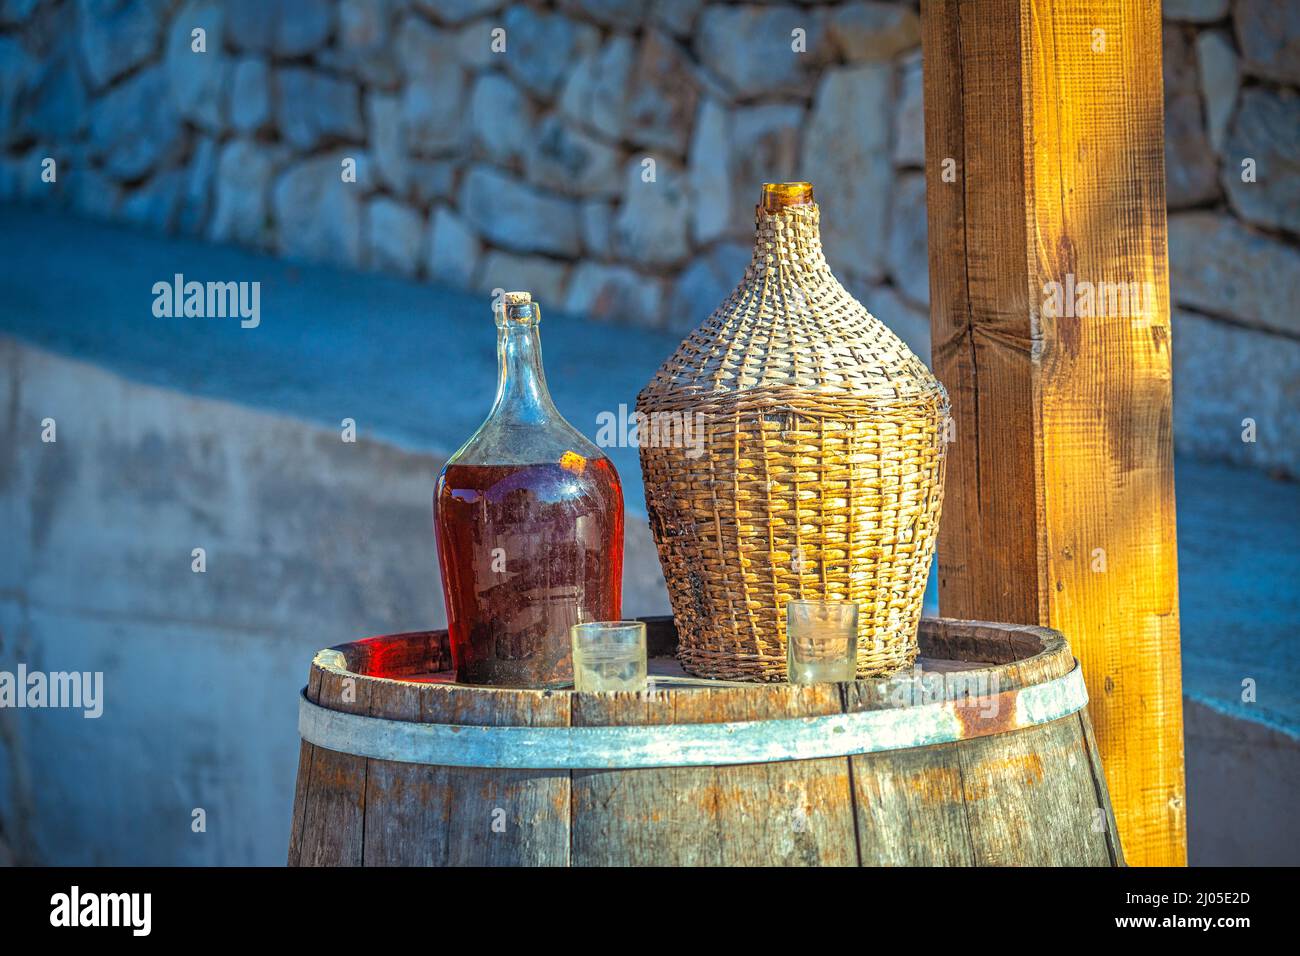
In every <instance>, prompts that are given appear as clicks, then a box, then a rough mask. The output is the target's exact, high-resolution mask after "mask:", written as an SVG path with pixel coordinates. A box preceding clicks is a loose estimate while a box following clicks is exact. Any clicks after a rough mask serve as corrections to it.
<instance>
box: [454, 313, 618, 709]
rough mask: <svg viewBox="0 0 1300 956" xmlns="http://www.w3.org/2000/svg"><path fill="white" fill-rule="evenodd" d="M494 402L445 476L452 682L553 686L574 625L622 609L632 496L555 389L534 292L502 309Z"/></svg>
mask: <svg viewBox="0 0 1300 956" xmlns="http://www.w3.org/2000/svg"><path fill="white" fill-rule="evenodd" d="M493 311H494V314H495V318H496V326H497V361H498V378H497V394H496V401H495V403H494V404H493V406H492V410H491V411H490V412H489V414H488V417H487V420H486V421H484V422H483V424H482V425H481V426H480V427H479V429H478V431H476V432H475V433H474V435H473V436H472V437H471V438H470V439H469V441H467V442H466V443H465V444H464V446H462V447H461V449H460V450H459V451H458V452H456V454H454V455H452V457H451V458H450V459H449V460H448V462H447V464H446V466H445V467H444V468H443V470H442V474H441V475H440V476H439V477H438V484H437V489H436V491H435V496H434V524H435V530H436V533H437V541H438V561H439V566H440V568H441V571H442V587H443V596H444V599H445V601H446V605H447V626H448V630H449V631H450V639H451V653H452V661H453V663H454V665H455V668H456V679H457V680H458V681H460V682H462V683H467V684H491V685H498V686H512V687H558V686H564V685H565V684H567V683H569V682H570V681H572V679H573V660H572V654H571V650H570V643H569V628H570V626H571V625H573V624H577V623H581V622H584V621H612V620H618V619H619V617H620V616H621V613H622V606H621V605H622V581H623V490H622V485H621V484H620V482H619V478H618V474H617V472H615V470H614V466H613V464H612V463H611V462H610V460H609V459H608V458H607V457H606V456H605V455H604V454H603V453H602V452H601V451H600V450H599V449H598V448H597V447H596V446H595V445H594V444H592V443H591V442H590V441H588V440H587V439H586V438H585V437H584V436H583V435H582V434H581V433H580V432H579V431H578V430H577V429H576V428H574V427H573V426H572V425H570V424H569V423H568V422H566V421H565V420H564V418H563V417H562V416H561V415H560V413H559V411H558V410H557V409H556V407H555V405H554V403H553V402H552V401H551V396H550V393H549V392H548V391H547V388H546V376H545V374H544V373H543V371H542V354H541V341H540V337H539V335H538V325H539V323H540V322H541V310H540V308H539V307H538V304H537V303H536V302H534V301H533V300H532V296H531V295H529V294H528V293H527V292H511V293H507V294H506V295H505V296H504V297H503V299H502V300H501V301H500V302H499V304H497V305H496V306H495V308H494V310H493Z"/></svg>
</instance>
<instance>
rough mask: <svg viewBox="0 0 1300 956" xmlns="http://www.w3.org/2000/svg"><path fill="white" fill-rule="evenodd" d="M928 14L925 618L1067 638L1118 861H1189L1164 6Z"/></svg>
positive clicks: (938, 2)
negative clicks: (930, 546)
mask: <svg viewBox="0 0 1300 956" xmlns="http://www.w3.org/2000/svg"><path fill="white" fill-rule="evenodd" d="M921 14H922V23H923V28H922V29H923V48H924V72H925V139H926V180H927V187H926V194H927V205H928V210H929V212H928V215H929V231H930V296H931V327H932V332H933V346H932V351H933V355H934V365H935V371H936V373H937V374H938V376H939V378H940V379H941V380H942V381H943V382H944V384H945V385H946V386H947V387H948V391H949V393H950V395H951V397H952V401H953V410H954V417H955V435H954V436H953V438H954V442H953V444H952V445H951V446H950V449H949V450H950V459H949V461H950V463H949V471H948V485H947V495H946V501H945V505H944V520H943V524H942V526H941V529H940V535H939V559H938V565H939V603H940V608H941V610H942V612H943V614H944V615H945V616H949V617H959V618H984V619H992V620H1000V621H1008V622H1015V623H1036V624H1043V625H1047V626H1050V627H1053V628H1056V629H1058V630H1060V631H1062V632H1063V633H1064V634H1065V635H1066V637H1067V638H1068V639H1069V641H1070V644H1071V646H1072V647H1073V649H1074V652H1075V654H1076V656H1077V657H1078V658H1079V660H1080V661H1081V663H1082V665H1083V668H1084V675H1085V678H1086V680H1087V684H1088V690H1089V693H1090V695H1091V697H1092V718H1093V722H1094V725H1095V727H1096V732H1097V734H1096V735H1097V742H1098V747H1099V748H1100V750H1101V757H1102V761H1103V763H1104V765H1105V768H1106V775H1107V779H1108V782H1109V786H1110V795H1111V799H1112V802H1113V803H1114V807H1115V815H1116V818H1117V820H1118V825H1119V831H1120V837H1121V840H1122V842H1123V847H1124V853H1125V856H1126V857H1127V858H1128V860H1129V862H1130V863H1133V864H1137V865H1161V864H1163V865H1170V864H1175V865H1177V864H1185V863H1186V856H1187V853H1186V822H1185V821H1186V816H1185V807H1184V783H1183V738H1182V682H1181V673H1180V669H1179V666H1180V665H1179V648H1178V571H1177V553H1176V547H1175V533H1174V473H1173V430H1172V398H1171V392H1170V353H1169V348H1170V342H1169V283H1168V262H1167V252H1166V235H1165V180H1164V134H1163V104H1162V88H1161V41H1160V30H1161V23H1160V4H1159V2H1158V0H1124V2H1118V3H1117V2H1115V0H926V2H923V3H922V8H921ZM945 172H946V173H947V174H948V175H945ZM1103 283H1104V284H1105V285H1102V284H1103ZM1121 284H1122V290H1121ZM1134 284H1136V285H1134ZM1135 292H1136V295H1134V293H1135ZM1098 293H1100V296H1099V295H1098ZM1135 300H1136V301H1135Z"/></svg>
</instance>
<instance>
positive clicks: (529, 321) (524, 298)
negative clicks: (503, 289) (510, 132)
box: [496, 292, 542, 328]
mask: <svg viewBox="0 0 1300 956" xmlns="http://www.w3.org/2000/svg"><path fill="white" fill-rule="evenodd" d="M541 321H542V310H541V308H540V307H539V306H538V304H537V303H536V302H534V301H533V294H532V293H531V292H507V293H506V294H505V295H503V296H502V297H501V305H500V307H499V308H498V309H496V323H497V327H498V328H505V327H506V326H520V325H523V326H530V325H537V324H538V323H539V322H541Z"/></svg>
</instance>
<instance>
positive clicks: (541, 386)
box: [491, 323, 559, 425]
mask: <svg viewBox="0 0 1300 956" xmlns="http://www.w3.org/2000/svg"><path fill="white" fill-rule="evenodd" d="M491 417H495V418H497V419H500V420H504V421H508V422H517V423H519V424H527V425H542V424H546V423H547V422H549V421H551V420H552V419H553V418H558V417H559V415H558V413H557V412H556V410H555V405H554V403H553V402H552V401H551V393H550V392H549V391H548V390H547V388H546V373H545V372H543V371H542V340H541V336H540V335H539V334H538V328H537V326H536V325H524V324H514V323H511V324H507V325H506V326H504V327H503V328H498V329H497V397H496V401H495V402H494V403H493V405H492V412H491Z"/></svg>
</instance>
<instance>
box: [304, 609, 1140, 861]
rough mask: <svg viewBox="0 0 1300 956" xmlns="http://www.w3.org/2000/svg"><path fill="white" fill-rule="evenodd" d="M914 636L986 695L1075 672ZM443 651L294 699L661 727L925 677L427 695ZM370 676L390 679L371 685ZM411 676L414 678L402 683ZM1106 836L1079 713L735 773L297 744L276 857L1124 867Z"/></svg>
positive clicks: (749, 717)
mask: <svg viewBox="0 0 1300 956" xmlns="http://www.w3.org/2000/svg"><path fill="white" fill-rule="evenodd" d="M920 641H921V647H922V653H923V654H925V655H928V656H929V657H931V658H938V659H947V660H953V661H977V662H982V663H981V664H979V665H970V664H967V665H964V667H965V669H963V670H962V672H961V676H962V678H963V679H965V680H968V681H971V680H974V681H988V682H993V681H996V683H989V684H987V685H983V684H981V685H979V686H990V687H993V688H995V689H998V690H1017V689H1021V688H1026V687H1031V686H1033V685H1034V684H1037V683H1041V682H1044V681H1047V680H1052V679H1055V678H1058V677H1061V676H1063V675H1065V674H1067V673H1068V672H1069V671H1070V670H1071V668H1072V667H1073V666H1074V661H1073V658H1072V656H1071V655H1070V652H1069V649H1068V647H1067V646H1066V644H1065V642H1064V641H1063V640H1061V639H1060V637H1059V635H1056V634H1055V633H1054V632H1051V631H1047V630H1044V629H1042V628H1036V627H1029V626H1012V625H996V624H985V623H979V622H960V621H946V620H945V621H936V620H932V619H926V620H924V621H923V622H922V626H921V631H920ZM674 642H675V631H674V629H673V627H672V622H671V620H670V619H648V643H649V645H650V646H651V647H652V648H655V649H656V650H658V651H660V652H664V651H671V650H672V649H673V647H674ZM445 644H446V634H445V632H421V633H416V634H409V635H394V636H392V637H390V638H381V639H372V640H370V641H364V642H357V643H355V644H350V645H340V646H339V647H337V648H334V649H331V650H328V651H322V652H321V654H319V655H318V656H317V660H316V661H315V662H313V666H312V669H311V674H310V680H309V684H308V687H307V696H308V698H309V699H312V700H314V701H316V702H319V703H321V704H322V705H323V706H326V707H329V708H331V709H335V710H341V711H345V712H349V713H357V714H368V715H370V716H372V717H380V718H386V719H390V720H402V721H418V722H423V723H440V724H449V725H460V726H476V725H477V726H537V727H541V726H546V727H595V726H620V725H621V726H627V725H641V726H655V725H668V724H690V723H718V722H723V721H732V720H742V721H756V720H765V719H778V718H787V717H798V716H821V715H834V714H839V713H852V712H857V711H862V710H877V709H883V708H888V707H894V706H897V699H898V695H899V694H907V693H909V692H911V691H913V690H914V687H913V684H912V682H913V681H914V680H917V678H916V677H915V676H914V675H911V674H902V675H898V676H897V677H895V678H892V679H888V680H877V681H856V682H853V683H849V684H822V685H814V686H811V687H798V686H791V685H789V684H762V685H759V684H726V683H724V682H718V683H716V684H712V683H710V684H708V685H707V686H687V685H673V684H660V685H658V686H657V688H656V689H654V690H650V691H647V692H642V693H615V694H583V693H575V692H568V691H533V690H514V689H501V688H481V687H466V686H462V685H456V684H451V683H446V682H434V681H430V680H429V675H430V673H431V670H434V669H442V668H446V667H447V666H448V665H449V661H448V659H447V655H446V647H445ZM386 645H391V646H386ZM372 668H373V669H375V670H376V671H377V672H378V674H381V675H383V676H375V675H374V674H371V673H367V670H368V669H372ZM402 676H408V677H411V678H413V679H412V680H403V679H394V678H400V677H402ZM443 680H445V678H443ZM697 683H698V682H697ZM986 702H987V701H985V703H986ZM969 706H970V707H971V708H974V709H978V708H979V707H980V706H982V704H981V700H980V699H976V700H973V701H971V702H970V703H969ZM971 719H972V720H974V714H973V711H972V715H971ZM963 720H965V718H963ZM1114 834H1115V830H1114V823H1113V817H1112V815H1111V811H1110V807H1109V803H1108V800H1107V797H1106V786H1105V781H1104V779H1103V778H1102V775H1101V768H1100V762H1099V760H1098V759H1097V757H1096V746H1095V743H1093V742H1091V730H1090V726H1089V723H1088V719H1087V713H1086V710H1085V711H1081V712H1079V713H1075V714H1071V715H1070V716H1068V717H1065V718H1061V719H1059V720H1055V721H1052V722H1051V723H1047V724H1039V725H1035V726H1031V727H1027V728H1024V729H1021V730H1016V731H1012V732H1007V733H996V734H993V735H991V736H983V737H978V738H973V739H968V740H961V741H958V742H955V743H950V744H941V745H937V746H931V747H917V748H912V749H907V750H898V751H887V752H880V753H869V754H861V755H855V756H851V757H831V758H822V759H816V760H797V761H782V762H774V763H765V764H746V765H737V766H704V767H672V768H662V769H660V768H651V769H623V770H599V771H596V770H574V771H566V770H531V771H530V770H508V769H487V768H464V767H441V766H428V765H423V764H415V763H403V762H394V761H387V760H378V759H368V758H365V757H360V756H354V755H351V754H343V753H337V752H334V751H331V750H328V749H326V748H323V747H317V746H313V745H311V744H308V743H304V744H303V747H302V751H301V753H300V759H299V779H298V784H297V787H296V790H295V797H294V820H293V828H292V831H291V838H290V846H289V862H290V864H293V865H366V866H386V865H401V866H446V865H452V866H458V865H554V866H565V865H570V866H581V865H641V864H654V865H805V864H807V865H811V864H816V865H858V864H865V865H990V864H992V865H998V864H1007V863H1070V864H1077V865H1084V864H1088V865H1116V864H1120V863H1122V858H1121V857H1120V855H1119V850H1118V840H1117V839H1115V836H1114Z"/></svg>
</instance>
